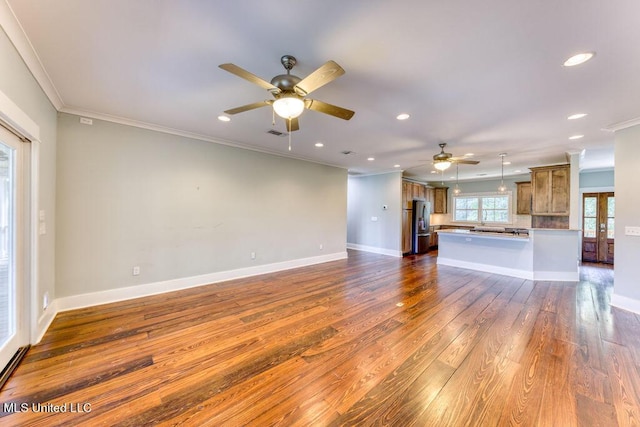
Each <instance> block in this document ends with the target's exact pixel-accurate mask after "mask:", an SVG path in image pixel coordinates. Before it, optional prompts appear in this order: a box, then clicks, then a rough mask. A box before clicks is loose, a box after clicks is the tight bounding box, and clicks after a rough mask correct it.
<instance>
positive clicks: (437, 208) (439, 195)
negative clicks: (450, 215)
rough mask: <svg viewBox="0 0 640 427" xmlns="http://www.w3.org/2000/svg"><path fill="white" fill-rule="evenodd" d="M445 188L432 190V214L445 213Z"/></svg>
mask: <svg viewBox="0 0 640 427" xmlns="http://www.w3.org/2000/svg"><path fill="white" fill-rule="evenodd" d="M447 190H449V188H447V187H436V188H434V189H433V213H437V214H445V213H447Z"/></svg>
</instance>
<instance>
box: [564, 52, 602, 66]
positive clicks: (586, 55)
mask: <svg viewBox="0 0 640 427" xmlns="http://www.w3.org/2000/svg"><path fill="white" fill-rule="evenodd" d="M594 55H595V52H583V53H579V54H577V55H573V56H572V57H571V58H569V59H567V60H566V61H564V64H563V65H564V66H565V67H573V66H576V65H580V64H584V63H585V62H587V61H588V60H590V59H591V58H593V56H594Z"/></svg>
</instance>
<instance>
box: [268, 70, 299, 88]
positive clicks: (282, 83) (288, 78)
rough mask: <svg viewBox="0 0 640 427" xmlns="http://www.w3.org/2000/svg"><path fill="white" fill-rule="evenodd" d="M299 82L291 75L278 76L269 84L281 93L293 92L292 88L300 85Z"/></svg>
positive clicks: (296, 77)
mask: <svg viewBox="0 0 640 427" xmlns="http://www.w3.org/2000/svg"><path fill="white" fill-rule="evenodd" d="M301 80H302V79H301V78H300V77H298V76H294V75H293V74H280V75H279V76H275V77H274V78H272V79H271V84H272V85H274V86H275V87H277V88H278V89H280V90H281V91H282V92H294V91H295V90H294V86H295V85H297V84H298V83H300V81H301Z"/></svg>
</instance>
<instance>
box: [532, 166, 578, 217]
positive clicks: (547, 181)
mask: <svg viewBox="0 0 640 427" xmlns="http://www.w3.org/2000/svg"><path fill="white" fill-rule="evenodd" d="M530 169H531V215H544V216H569V179H570V166H569V165H568V164H566V165H554V166H543V167H537V168H530Z"/></svg>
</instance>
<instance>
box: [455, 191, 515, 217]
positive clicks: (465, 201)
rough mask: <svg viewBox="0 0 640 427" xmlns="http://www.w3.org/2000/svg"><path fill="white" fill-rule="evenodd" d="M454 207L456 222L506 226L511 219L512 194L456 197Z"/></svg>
mask: <svg viewBox="0 0 640 427" xmlns="http://www.w3.org/2000/svg"><path fill="white" fill-rule="evenodd" d="M453 206H454V208H453V220H454V221H460V222H480V223H503V224H504V223H508V222H509V218H511V193H508V194H493V193H492V194H465V195H460V196H454V197H453Z"/></svg>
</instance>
